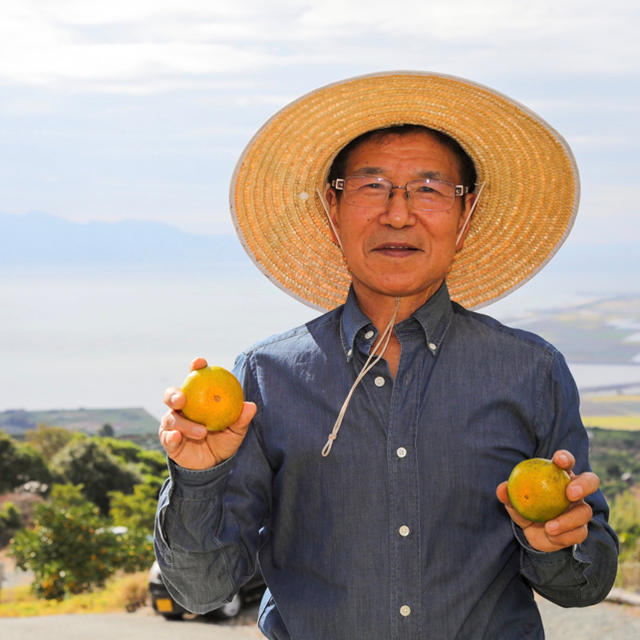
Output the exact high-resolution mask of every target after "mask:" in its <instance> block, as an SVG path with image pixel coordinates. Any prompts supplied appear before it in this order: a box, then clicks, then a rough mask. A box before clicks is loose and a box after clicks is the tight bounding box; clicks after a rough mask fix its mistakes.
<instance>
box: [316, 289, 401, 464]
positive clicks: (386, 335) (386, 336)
mask: <svg viewBox="0 0 640 640" xmlns="http://www.w3.org/2000/svg"><path fill="white" fill-rule="evenodd" d="M399 307H400V298H396V306H395V309H394V310H393V315H392V316H391V320H389V324H387V326H386V327H385V329H384V331H383V332H382V333H381V334H380V336H379V338H378V341H377V342H376V344H375V346H374V347H373V349H371V351H370V352H369V357H368V358H367V361H366V362H365V363H364V366H363V367H362V369H361V370H360V373H359V374H358V376H357V377H356V379H355V382H354V383H353V384H352V385H351V389H349V393H348V394H347V397H346V398H345V399H344V402H343V403H342V407H341V408H340V413H338V417H337V418H336V421H335V422H334V423H333V429H332V430H331V433H330V434H329V437H328V438H327V442H326V444H325V445H324V447H323V448H322V457H323V458H326V457H327V456H328V455H329V454H330V453H331V447H333V443H334V442H335V440H336V438H337V437H338V431H340V427H341V426H342V420H343V419H344V415H345V413H346V412H347V407H348V406H349V402H351V396H352V395H353V392H354V391H355V390H356V387H357V386H358V385H359V384H360V381H361V380H362V378H364V377H365V376H366V375H367V373H369V371H370V370H371V369H373V367H375V366H376V364H377V363H378V361H379V360H380V358H382V356H383V355H384V352H385V351H386V350H387V346H388V345H389V340H390V339H391V334H392V333H393V327H394V325H395V323H396V318H397V316H398V309H399Z"/></svg>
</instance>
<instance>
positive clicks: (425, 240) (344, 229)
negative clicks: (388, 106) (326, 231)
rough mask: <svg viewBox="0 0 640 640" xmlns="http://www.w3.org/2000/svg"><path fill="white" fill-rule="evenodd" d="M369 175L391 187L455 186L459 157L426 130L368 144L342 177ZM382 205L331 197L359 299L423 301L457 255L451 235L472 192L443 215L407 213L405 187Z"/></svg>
mask: <svg viewBox="0 0 640 640" xmlns="http://www.w3.org/2000/svg"><path fill="white" fill-rule="evenodd" d="M361 174H365V175H374V176H382V177H385V178H387V179H389V180H390V181H391V182H392V183H393V184H394V185H404V184H406V183H407V182H408V181H409V180H415V179H418V178H423V177H425V176H433V177H438V178H439V179H442V180H446V181H448V182H452V183H454V184H460V171H459V167H458V162H457V158H456V156H455V155H454V154H453V152H452V151H451V150H449V149H448V148H447V147H445V146H443V145H442V144H441V143H440V142H438V141H436V140H435V139H434V138H433V137H431V136H430V135H429V134H428V133H411V134H406V135H389V136H386V137H384V138H382V139H377V140H376V139H373V140H368V141H366V142H364V143H362V144H361V145H360V146H358V147H356V148H355V149H354V150H353V151H352V153H351V155H350V156H349V158H348V161H347V166H346V171H345V176H343V177H346V176H353V175H361ZM392 194H393V195H392V197H391V198H390V199H389V201H388V202H387V204H386V206H381V207H377V208H367V207H359V206H354V205H353V204H349V203H348V202H347V201H346V200H347V198H345V197H344V195H343V196H342V197H341V198H337V196H336V193H335V192H334V191H333V190H331V191H329V193H328V196H327V197H328V200H329V204H330V211H331V216H332V219H333V221H334V224H335V225H336V227H337V229H338V233H339V235H340V241H341V243H342V247H343V249H344V253H345V258H346V260H347V264H348V266H349V269H350V271H351V276H352V279H353V285H354V288H355V291H356V294H357V296H358V298H359V300H361V301H371V302H375V299H376V297H377V296H380V295H383V296H400V297H407V296H413V297H415V298H416V302H419V303H422V302H424V301H425V300H427V299H428V298H429V297H431V295H433V294H434V293H435V292H436V291H437V289H438V288H439V287H440V285H441V284H442V281H443V279H444V277H445V275H446V273H447V271H448V270H449V268H450V266H451V263H452V261H453V258H454V256H455V253H456V250H457V249H460V248H461V247H462V242H463V239H461V240H460V242H459V243H458V244H457V246H456V237H457V235H458V232H459V231H460V229H461V228H462V226H463V224H464V218H465V216H466V215H467V214H468V212H469V210H470V208H471V204H472V202H473V198H474V196H473V195H468V196H467V197H466V198H465V199H464V204H463V198H461V197H456V198H455V200H454V202H453V204H452V205H451V208H450V209H449V210H448V211H444V212H443V211H440V212H423V211H416V210H415V209H413V208H412V206H411V204H410V202H409V201H408V200H407V198H406V193H405V191H404V190H401V189H395V190H393V191H392Z"/></svg>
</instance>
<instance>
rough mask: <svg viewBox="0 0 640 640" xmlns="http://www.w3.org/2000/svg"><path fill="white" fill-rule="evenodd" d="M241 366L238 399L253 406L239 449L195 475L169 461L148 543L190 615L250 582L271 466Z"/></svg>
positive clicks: (237, 371)
mask: <svg viewBox="0 0 640 640" xmlns="http://www.w3.org/2000/svg"><path fill="white" fill-rule="evenodd" d="M246 364H247V363H246V360H245V358H244V357H243V356H242V357H240V358H239V359H238V361H237V362H236V367H235V369H234V373H235V374H236V376H237V377H238V378H239V379H240V380H241V381H242V380H243V379H244V381H245V384H244V385H243V386H244V387H245V396H246V397H247V398H248V399H250V400H252V401H255V402H256V404H257V405H258V415H257V416H256V417H255V418H254V420H253V422H252V424H251V426H250V427H249V430H248V432H247V435H246V437H245V439H244V441H243V443H242V445H241V447H240V449H239V450H238V452H237V453H236V454H235V456H233V457H232V458H230V459H228V460H226V461H224V462H222V463H221V464H219V465H217V466H215V467H212V468H210V469H205V470H201V471H193V470H189V469H184V468H182V467H180V466H178V465H177V464H175V463H174V462H173V461H171V460H169V472H170V476H169V478H168V479H167V480H166V482H165V483H164V485H163V487H162V489H161V491H160V496H159V499H158V509H157V512H156V522H155V530H154V546H155V552H156V558H157V560H158V564H159V565H160V571H161V573H162V579H163V582H164V583H165V586H166V587H167V590H168V591H169V593H170V594H171V596H172V597H173V598H174V599H175V601H176V602H178V603H179V604H180V605H182V606H183V607H184V608H185V609H187V610H188V611H192V612H194V613H206V612H207V611H211V610H212V609H215V608H217V607H218V606H220V605H221V604H223V603H224V602H225V601H228V600H229V598H230V597H231V596H232V595H233V594H234V593H236V592H237V590H238V589H239V588H240V587H241V586H242V585H243V584H244V583H246V582H247V581H248V580H250V579H251V577H252V576H253V575H254V573H255V571H256V564H257V560H256V557H257V551H258V549H259V546H260V540H261V529H262V527H263V526H264V524H265V523H266V521H267V519H268V514H269V507H270V504H271V468H270V466H269V464H268V462H267V460H266V456H265V455H264V451H263V448H262V444H261V439H260V437H259V430H260V420H259V413H260V402H259V398H258V397H257V396H256V395H254V394H253V393H252V391H251V387H252V385H251V383H250V380H249V375H248V371H247V367H246ZM253 390H254V391H255V388H254V389H253Z"/></svg>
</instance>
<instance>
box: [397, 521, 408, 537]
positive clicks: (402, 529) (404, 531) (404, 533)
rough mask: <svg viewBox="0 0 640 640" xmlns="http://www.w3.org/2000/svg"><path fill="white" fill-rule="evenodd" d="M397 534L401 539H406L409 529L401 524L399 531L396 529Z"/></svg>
mask: <svg viewBox="0 0 640 640" xmlns="http://www.w3.org/2000/svg"><path fill="white" fill-rule="evenodd" d="M398 533H399V534H400V535H401V536H402V537H403V538H406V537H407V536H408V535H409V534H410V533H411V529H409V527H407V525H406V524H403V525H402V526H401V527H400V528H399V529H398Z"/></svg>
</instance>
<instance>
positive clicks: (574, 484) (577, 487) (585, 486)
mask: <svg viewBox="0 0 640 640" xmlns="http://www.w3.org/2000/svg"><path fill="white" fill-rule="evenodd" d="M599 486H600V478H599V477H598V476H597V475H596V474H595V473H593V472H591V471H585V472H584V473H581V474H580V475H579V476H576V477H575V478H573V480H571V482H570V483H569V484H568V486H567V492H566V493H567V498H569V500H571V501H572V502H577V501H578V500H582V499H583V498H586V497H587V496H590V495H591V494H592V493H595V492H596V491H597V490H598V487H599Z"/></svg>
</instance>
